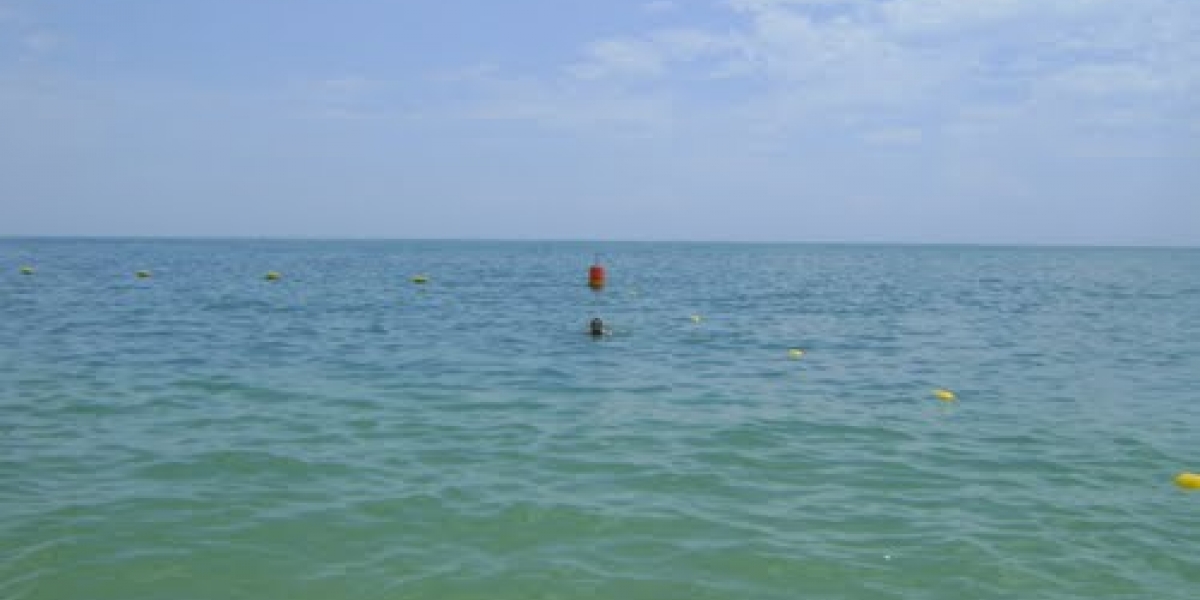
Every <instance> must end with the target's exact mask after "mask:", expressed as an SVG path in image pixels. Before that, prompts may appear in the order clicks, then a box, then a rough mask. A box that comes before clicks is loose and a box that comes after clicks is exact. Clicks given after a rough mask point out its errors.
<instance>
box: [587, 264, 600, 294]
mask: <svg viewBox="0 0 1200 600" xmlns="http://www.w3.org/2000/svg"><path fill="white" fill-rule="evenodd" d="M588 287H590V288H592V289H593V290H598V289H600V288H602V287H604V267H602V266H600V263H596V264H594V265H592V268H590V269H588Z"/></svg>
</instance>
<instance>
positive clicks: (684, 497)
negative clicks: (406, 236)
mask: <svg viewBox="0 0 1200 600" xmlns="http://www.w3.org/2000/svg"><path fill="white" fill-rule="evenodd" d="M596 261H599V263H600V264H601V265H603V267H604V269H605V272H606V276H607V284H606V286H605V287H604V288H603V289H601V290H598V291H596V290H592V289H589V287H588V285H587V277H588V268H589V267H590V266H591V265H592V264H593V263H594V262H596ZM23 267H28V269H24V271H28V272H23V269H22V268H23ZM138 271H147V273H144V274H143V275H146V276H143V277H138V276H136V273H137V272H138ZM272 271H274V272H277V273H278V274H279V278H278V279H277V280H274V281H272V280H268V279H266V278H265V276H266V274H267V273H269V272H272ZM421 275H423V276H425V277H426V278H427V279H426V282H425V283H423V284H422V283H414V282H413V278H414V277H417V276H421ZM597 317H598V318H601V319H603V321H604V323H605V326H606V327H607V328H608V329H609V330H610V333H609V335H604V336H599V337H593V336H591V335H589V334H588V323H589V321H590V320H591V319H592V318H597ZM938 390H946V391H948V392H951V393H953V396H954V398H953V399H945V398H944V397H948V396H949V395H950V394H949V393H946V392H942V393H941V394H939V393H938ZM1189 471H1190V472H1200V250H1197V249H1171V248H1161V249H1146V248H1065V247H986V246H923V245H818V244H732V243H632V242H626V243H618V242H484V241H478V242H475V241H361V240H355V241H321V240H219V239H216V240H188V239H178V240H165V239H164V240H159V239H69V238H56V239H29V238H4V239H0V598H4V599H6V600H17V599H21V600H42V599H46V600H49V599H88V600H109V599H111V600H140V599H146V600H151V599H156V600H157V599H171V600H186V599H197V600H209V599H212V600H216V599H240V598H245V599H255V600H267V599H287V600H304V599H314V600H316V599H321V600H328V599H338V600H340V599H380V600H384V599H440V600H468V599H478V600H504V599H513V600H518V599H519V600H530V599H546V600H548V599H561V600H578V599H612V600H636V599H647V600H649V599H689V600H698V599H706V598H711V599H729V600H735V599H737V600H743V599H744V600H755V599H763V600H768V599H781V600H782V599H789V600H790V599H799V598H817V599H847V600H849V599H889V598H896V599H901V598H903V599H910V598H911V599H922V600H925V599H929V600H937V599H947V600H964V599H975V598H986V599H990V598H996V599H1008V598H1013V599H1046V600H1059V599H1085V598H1086V599H1109V598H1121V599H1154V600H1168V599H1179V600H1192V599H1195V598H1200V491H1188V490H1186V489H1183V488H1181V487H1179V486H1176V485H1175V483H1174V479H1175V477H1176V476H1177V475H1178V474H1180V473H1184V472H1189Z"/></svg>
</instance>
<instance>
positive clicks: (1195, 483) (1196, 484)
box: [1175, 473, 1200, 490]
mask: <svg viewBox="0 0 1200 600" xmlns="http://www.w3.org/2000/svg"><path fill="white" fill-rule="evenodd" d="M1175 485H1178V486H1179V487H1181V488H1183V489H1185V490H1200V474H1197V473H1180V474H1179V476H1178V477H1176V478H1175Z"/></svg>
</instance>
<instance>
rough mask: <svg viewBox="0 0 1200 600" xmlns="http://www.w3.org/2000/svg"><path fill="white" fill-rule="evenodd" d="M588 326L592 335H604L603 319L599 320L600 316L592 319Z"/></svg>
mask: <svg viewBox="0 0 1200 600" xmlns="http://www.w3.org/2000/svg"><path fill="white" fill-rule="evenodd" d="M589 327H590V331H591V334H592V335H604V321H601V320H600V317H596V318H595V319H592V323H591V325H590V326H589Z"/></svg>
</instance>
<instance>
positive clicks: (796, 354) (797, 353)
mask: <svg viewBox="0 0 1200 600" xmlns="http://www.w3.org/2000/svg"><path fill="white" fill-rule="evenodd" d="M788 356H789V357H790V358H800V357H801V356H804V351H803V350H801V349H799V348H792V349H791V350H788Z"/></svg>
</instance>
